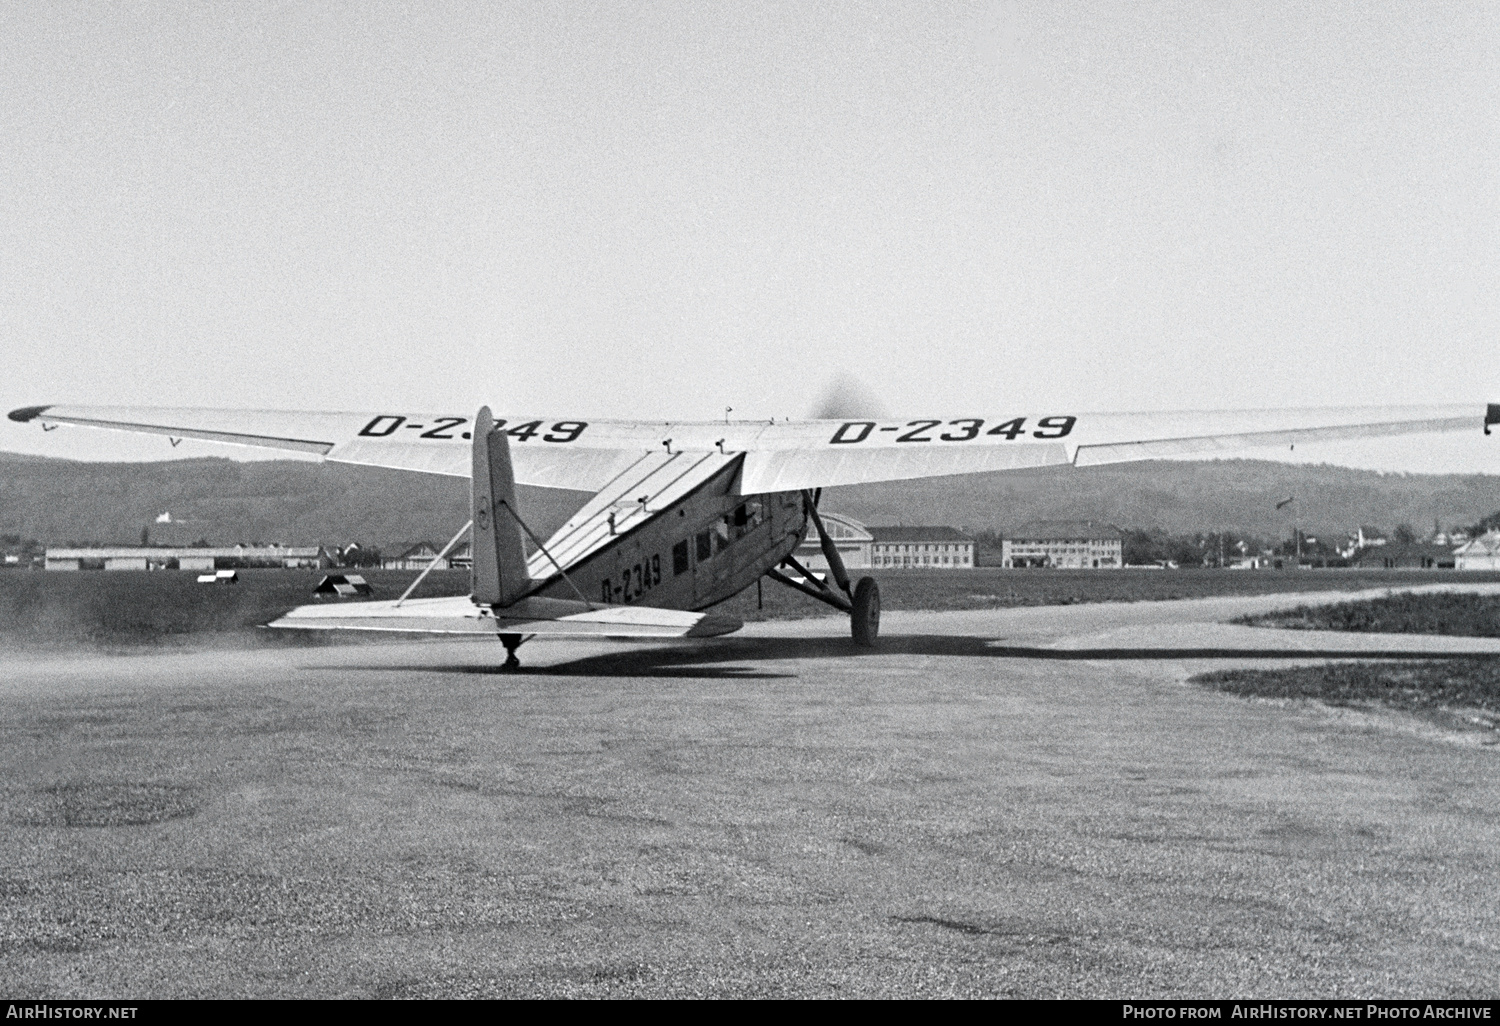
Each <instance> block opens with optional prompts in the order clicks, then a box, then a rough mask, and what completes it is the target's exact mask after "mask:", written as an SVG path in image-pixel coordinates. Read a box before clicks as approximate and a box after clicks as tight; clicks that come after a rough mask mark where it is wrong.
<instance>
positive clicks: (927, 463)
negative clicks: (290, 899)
mask: <svg viewBox="0 0 1500 1026" xmlns="http://www.w3.org/2000/svg"><path fill="white" fill-rule="evenodd" d="M975 412H976V414H978V413H983V415H975V416H964V417H937V418H917V419H909V420H878V419H876V420H842V421H829V420H803V421H795V420H783V421H773V422H768V421H726V422H720V421H638V420H631V421H625V420H585V419H581V418H576V417H566V418H559V417H533V416H509V417H505V418H499V417H495V416H493V415H492V414H491V412H490V410H489V408H488V407H486V408H483V409H481V410H479V411H478V412H477V413H476V414H474V415H472V416H458V415H455V414H451V413H449V414H432V413H419V412H412V411H384V412H373V413H372V412H366V413H326V412H295V411H279V410H213V409H185V408H156V407H126V406H66V405H54V406H30V407H26V408H24V409H19V410H15V411H13V412H12V413H11V414H10V419H11V420H14V421H21V422H35V423H39V424H41V425H42V426H43V427H44V428H46V429H48V430H50V429H51V428H52V427H54V426H55V425H59V424H64V425H74V426H81V427H93V428H107V429H113V430H120V431H136V432H147V433H153V434H159V435H166V436H168V437H169V438H172V439H181V438H197V439H204V440H207V441H214V442H228V443H233V444H238V445H250V446H259V447H264V448H270V449H282V450H288V451H295V452H304V453H316V454H318V455H320V456H322V457H323V458H325V459H328V460H333V461H336V462H343V463H355V464H363V465H367V466H376V467H389V468H394V469H398V470H408V471H414V472H419V473H429V474H446V475H452V476H457V477H468V478H470V480H471V506H472V519H471V522H470V524H469V525H466V528H465V530H466V531H469V532H471V534H472V542H473V554H474V560H473V571H472V573H473V576H472V593H471V594H470V595H468V596H456V597H453V598H439V599H416V600H411V601H407V600H405V599H404V597H403V598H402V599H397V600H395V601H390V602H363V603H354V604H350V605H347V606H338V607H328V606H304V607H300V608H297V609H294V610H292V611H291V612H289V613H287V614H286V615H285V616H283V617H281V618H280V619H278V620H276V621H275V622H273V623H272V624H271V626H273V627H286V628H303V629H355V630H386V631H421V632H434V633H453V634H488V635H494V636H497V637H498V638H499V639H500V640H501V641H502V642H504V644H505V647H506V650H507V653H508V658H507V662H506V665H507V666H512V667H513V666H515V665H518V664H517V660H516V649H517V648H518V647H519V646H520V645H521V644H522V642H524V641H525V640H527V639H529V638H532V637H547V636H579V635H601V636H608V637H666V638H670V637H711V636H714V635H719V634H726V633H729V632H731V631H734V630H737V629H738V628H739V627H740V626H741V625H740V623H739V621H738V620H736V619H734V618H732V617H727V616H723V615H717V614H714V613H712V612H710V610H711V609H712V607H713V606H715V605H717V604H718V603H720V602H723V601H724V600H725V599H727V598H730V597H732V596H734V595H736V594H738V593H739V592H741V591H743V590H744V589H745V588H747V587H749V586H750V585H752V584H754V583H755V582H756V581H758V580H759V579H760V578H762V577H770V578H772V579H773V580H776V581H778V582H780V583H782V584H784V585H787V586H788V587H792V588H796V589H798V590H800V591H803V592H806V593H807V594H809V595H811V596H813V597H814V598H817V599H819V600H820V601H823V602H826V603H828V604H829V605H831V606H833V607H834V608H836V609H839V610H842V611H844V612H846V613H848V614H849V617H850V627H851V631H852V634H853V637H854V640H855V642H857V643H858V644H861V645H870V644H873V643H874V641H875V638H876V636H877V635H878V634H879V631H880V590H879V588H878V586H877V585H876V583H875V581H874V580H873V579H872V578H869V577H865V578H862V579H861V580H859V581H857V582H856V581H853V580H851V579H850V577H849V574H848V571H847V570H846V568H845V566H844V563H843V560H842V559H841V558H840V556H839V553H838V549H837V548H836V547H835V546H834V545H833V543H832V541H831V540H830V539H829V536H828V533H827V532H826V531H824V530H822V523H821V520H820V518H819V515H818V498H819V495H820V492H821V489H823V488H826V487H831V486H833V485H848V484H860V483H865V482H873V481H894V480H903V479H911V478H921V477H939V476H946V475H953V474H975V473H983V472H987V471H1003V470H1017V469H1022V468H1030V467H1046V466H1058V467H1067V466H1094V465H1098V464H1103V463H1116V462H1124V461H1128V460H1141V459H1154V458H1160V457H1167V456H1184V455H1192V454H1203V453H1214V452H1229V451H1236V450H1241V449H1245V448H1249V447H1255V446H1280V445H1292V444H1295V443H1297V442H1301V441H1324V440H1332V439H1348V438H1369V437H1376V436H1381V435H1396V434H1411V433H1424V432H1440V431H1464V430H1473V431H1478V430H1482V431H1483V432H1484V433H1485V434H1489V433H1490V426H1491V425H1493V424H1496V423H1500V404H1488V405H1485V404H1479V403H1475V404H1472V405H1443V406H1366V407H1327V408H1317V409H1285V410H1230V411H1209V412H1204V411H1195V412H1182V413H1125V414H1107V413H1106V414H1086V413H1079V412H1073V411H1068V410H1055V409H1054V410H1044V411H1035V412H1033V411H1024V410H1019V409H1013V408H1005V409H997V410H992V411H975ZM517 484H527V485H536V486H541V487H551V488H567V489H573V490H580V491H588V492H592V493H593V498H591V499H590V500H589V501H588V502H587V503H586V504H584V506H583V507H582V508H581V509H579V510H578V512H577V513H575V514H574V515H573V516H572V517H571V518H569V520H568V522H567V523H565V524H564V525H563V526H562V527H561V528H559V529H558V530H557V531H556V532H555V533H554V534H553V535H552V537H551V538H548V539H541V538H538V537H536V536H535V535H533V534H531V531H530V528H529V527H528V526H527V525H526V520H525V516H524V512H523V511H522V510H521V509H519V508H518V507H517V504H516V493H515V486H516V485H517ZM809 525H814V526H817V527H818V533H819V535H820V537H821V538H822V540H823V554H824V556H825V557H826V558H827V561H828V564H829V569H830V576H831V577H832V579H833V580H832V582H831V583H826V582H823V581H821V580H819V579H818V577H817V576H815V575H813V574H811V573H809V572H808V571H807V570H806V569H805V568H804V567H802V566H801V565H800V564H799V563H798V562H797V560H796V559H795V558H794V556H793V553H794V552H795V551H796V549H797V546H798V545H799V544H800V543H801V542H802V539H803V538H804V536H805V535H806V534H807V531H808V528H809ZM462 534H463V532H460V537H461V536H462ZM528 535H529V536H530V537H531V540H532V542H533V544H534V546H535V551H534V552H533V553H532V554H531V556H530V557H529V558H528V557H527V555H526V546H525V541H524V538H525V537H527V536H528ZM457 541H458V537H455V539H454V541H453V542H451V543H450V545H452V544H456V543H457ZM794 575H795V576H794Z"/></svg>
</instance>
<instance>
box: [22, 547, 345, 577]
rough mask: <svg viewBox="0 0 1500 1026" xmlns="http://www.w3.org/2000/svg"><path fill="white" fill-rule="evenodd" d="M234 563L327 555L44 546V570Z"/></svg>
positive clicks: (302, 550) (306, 562) (311, 561)
mask: <svg viewBox="0 0 1500 1026" xmlns="http://www.w3.org/2000/svg"><path fill="white" fill-rule="evenodd" d="M221 562H222V563H227V564H232V565H234V566H275V567H326V566H328V565H329V560H328V554H327V553H326V552H324V551H323V549H322V547H321V546H318V545H229V546H217V547H212V548H186V547H180V546H165V545H158V546H149V545H108V546H99V547H96V548H94V547H91V548H53V547H51V546H49V547H48V548H47V556H46V567H47V569H48V570H164V569H167V568H172V569H176V570H198V571H203V570H213V569H215V568H216V567H217V566H218V564H219V563H221Z"/></svg>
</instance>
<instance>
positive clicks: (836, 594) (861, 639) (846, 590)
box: [766, 492, 880, 648]
mask: <svg viewBox="0 0 1500 1026" xmlns="http://www.w3.org/2000/svg"><path fill="white" fill-rule="evenodd" d="M802 502H803V506H804V507H805V508H806V510H807V516H808V519H810V520H811V521H812V522H813V525H814V526H815V527H816V528H817V529H818V538H819V540H820V541H821V543H822V547H823V558H824V559H826V560H827V561H828V572H829V574H830V575H832V577H833V579H834V581H835V583H837V584H838V586H839V588H840V589H841V590H839V591H835V590H834V589H833V588H830V587H829V586H828V584H827V582H825V581H822V580H820V579H818V578H817V577H815V576H813V574H812V573H811V572H810V571H809V570H808V569H807V568H806V567H804V566H803V565H802V564H801V563H799V562H797V560H796V559H794V558H793V557H791V556H787V557H786V559H784V560H782V565H783V566H789V567H791V568H792V569H793V570H796V571H797V572H798V573H799V574H801V575H802V580H800V581H799V580H796V579H794V578H792V577H788V576H787V575H786V574H784V573H782V572H781V571H780V570H776V569H771V570H767V571H766V576H767V577H769V578H771V579H772V580H773V581H779V582H781V583H782V584H785V585H786V586H787V587H789V588H795V589H797V590H798V591H800V592H802V593H803V594H804V595H810V596H811V597H813V598H815V599H817V600H818V601H819V602H826V603H828V604H829V605H830V606H832V607H833V608H835V609H838V610H841V611H842V612H845V613H848V614H849V632H850V633H851V634H852V635H853V636H854V643H855V644H856V645H859V646H861V647H864V648H869V647H871V646H872V645H874V644H875V639H876V638H877V637H879V636H880V585H878V584H876V583H875V579H874V578H873V577H861V578H860V579H859V583H858V584H856V585H855V586H854V587H853V588H850V586H849V571H848V570H847V569H845V567H844V559H843V557H842V556H840V555H839V550H838V547H837V546H836V545H834V543H833V539H832V538H830V537H828V531H827V529H826V528H825V527H824V526H823V518H822V517H820V516H818V502H817V498H816V497H815V496H814V495H813V494H812V493H811V492H803V493H802Z"/></svg>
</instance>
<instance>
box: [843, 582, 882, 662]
mask: <svg viewBox="0 0 1500 1026" xmlns="http://www.w3.org/2000/svg"><path fill="white" fill-rule="evenodd" d="M849 629H850V631H851V632H852V633H853V634H854V643H855V644H856V645H861V646H863V647H864V648H870V647H871V646H873V645H874V644H875V639H876V638H877V637H879V636H880V585H878V584H876V583H875V578H873V577H861V578H860V579H859V583H858V584H856V585H855V586H854V609H853V610H852V611H851V612H850V613H849Z"/></svg>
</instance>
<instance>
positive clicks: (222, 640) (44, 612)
mask: <svg viewBox="0 0 1500 1026" xmlns="http://www.w3.org/2000/svg"><path fill="white" fill-rule="evenodd" d="M194 576H195V575H193V574H191V573H181V572H177V571H160V572H155V573H145V572H137V571H116V572H104V571H92V572H77V573H45V572H31V571H19V570H18V571H12V572H4V573H0V648H5V649H12V650H15V649H28V650H34V649H49V648H76V647H85V648H95V649H103V650H122V649H131V648H146V647H149V648H156V647H163V646H165V647H182V648H216V647H241V648H242V647H262V646H287V645H322V644H342V643H350V642H370V641H378V640H380V639H381V638H382V637H383V636H382V635H371V634H368V633H363V632H358V633H354V632H328V633H324V632H313V631H266V630H259V629H257V628H258V627H259V625H261V624H264V623H266V622H268V621H270V620H272V619H275V618H276V617H277V616H279V615H280V614H282V613H284V612H286V610H288V609H290V608H292V607H293V606H297V605H303V604H305V603H308V602H311V601H313V598H312V589H313V587H314V585H315V584H316V583H317V582H318V580H319V579H320V578H321V576H322V572H321V571H314V570H245V571H241V572H240V578H241V580H240V582H239V583H238V584H233V585H200V584H197V583H196V582H195V581H194ZM365 576H366V577H367V578H368V579H369V581H370V582H371V584H372V585H373V586H374V588H375V597H376V598H382V599H392V598H395V597H397V596H398V595H400V594H401V592H402V591H403V590H404V589H405V588H406V587H407V586H408V585H409V584H410V583H411V581H412V580H413V579H414V578H415V577H416V573H415V571H395V570H391V571H380V570H376V571H367V572H366V573H365ZM874 576H875V577H876V579H877V580H878V581H879V582H880V588H881V599H882V604H883V606H884V608H886V609H935V610H943V609H989V608H1003V607H1010V606H1041V605H1069V604H1072V603H1078V602H1133V601H1143V600H1162V599H1188V598H1203V597H1208V596H1214V595H1265V594H1278V593H1285V592H1298V591H1354V590H1361V589H1368V588H1380V587H1411V586H1414V585H1420V584H1430V583H1434V582H1441V581H1462V582H1465V583H1477V582H1495V581H1500V573H1465V574H1455V573H1454V572H1453V571H1451V570H1435V571H1403V570H1385V571H1378V570H1375V571H1354V570H1348V571H1345V570H1335V571H1303V572H1270V571H1267V572H1245V571H1213V570H1183V571H1137V570H1121V571H1102V570H1072V571H1069V570H1003V569H998V568H981V569H977V570H973V571H968V572H954V571H947V572H944V571H897V572H885V573H879V572H877V573H876V574H875V575H874ZM468 587H469V581H468V575H467V574H466V573H465V572H463V571H438V572H435V573H432V574H430V575H428V577H427V579H426V580H425V581H423V583H422V587H421V589H420V590H419V591H418V592H417V593H416V594H417V596H418V597H424V596H430V595H454V594H465V593H467V591H468ZM1432 598H1433V597H1427V598H1424V599H1423V600H1422V602H1423V603H1426V602H1429V601H1430V600H1432ZM719 608H720V611H722V612H725V613H729V614H731V615H733V616H738V617H740V618H741V619H744V620H770V619H786V618H798V617H806V616H825V615H829V614H830V613H831V612H832V611H831V610H830V609H829V608H828V607H827V606H825V605H823V604H822V603H819V602H816V601H814V600H813V599H810V598H807V597H806V596H803V595H801V594H798V593H797V592H794V591H791V590H789V589H787V588H784V587H782V586H780V585H778V584H775V583H774V582H770V581H767V582H764V585H763V587H762V589H761V592H760V595H759V596H757V591H756V589H755V588H753V587H752V588H750V589H749V590H747V591H745V592H743V593H741V594H740V595H738V596H736V597H735V598H733V599H731V600H730V601H728V602H726V603H724V604H723V605H721V606H720V607H719ZM1371 629H1374V628H1371Z"/></svg>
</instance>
